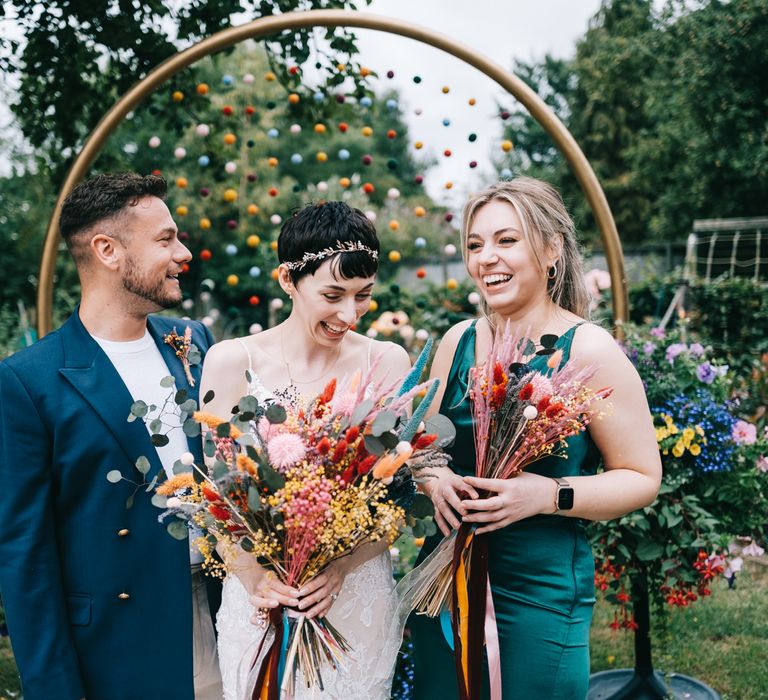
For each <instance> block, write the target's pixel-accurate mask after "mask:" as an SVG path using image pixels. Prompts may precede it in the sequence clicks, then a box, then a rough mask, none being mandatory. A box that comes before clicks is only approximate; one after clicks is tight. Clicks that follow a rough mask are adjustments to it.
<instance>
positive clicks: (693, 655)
mask: <svg viewBox="0 0 768 700" xmlns="http://www.w3.org/2000/svg"><path fill="white" fill-rule="evenodd" d="M612 619H613V609H612V607H611V606H610V605H606V604H604V603H598V606H597V608H596V609H595V619H594V622H593V624H592V642H591V644H592V671H605V670H606V669H611V668H628V667H631V666H632V665H633V658H634V657H633V639H632V634H631V633H628V632H623V631H619V632H614V631H612V630H611V629H610V628H609V627H608V624H609V623H610V621H611V620H612ZM668 623H669V624H668V628H667V629H666V630H663V629H661V628H660V627H659V626H658V625H657V629H656V630H655V631H654V634H653V650H654V657H653V658H654V665H655V666H656V668H657V670H659V671H662V672H668V673H672V672H675V673H683V674H685V675H686V676H692V677H694V678H698V679H699V680H701V681H704V682H705V683H707V684H708V685H710V686H712V687H713V688H714V689H715V690H717V691H718V692H719V693H720V694H721V695H722V696H723V700H765V698H768V556H765V557H762V558H761V559H759V560H755V559H748V560H747V561H746V563H745V567H744V569H743V570H742V572H741V573H740V574H739V578H738V579H737V581H736V588H735V589H734V590H730V591H729V590H728V589H727V586H726V583H725V581H724V580H723V581H718V582H717V584H716V585H715V586H714V587H713V593H712V597H711V598H710V599H709V600H705V601H703V602H699V603H695V604H694V605H693V606H692V607H691V608H688V609H686V610H672V611H670V614H669V620H668ZM18 696H19V683H18V678H17V676H16V669H15V666H14V664H13V656H12V654H11V649H10V644H9V643H8V638H7V637H5V638H2V639H0V700H11V699H12V698H15V697H18Z"/></svg>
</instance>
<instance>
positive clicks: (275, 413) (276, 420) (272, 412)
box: [264, 403, 288, 425]
mask: <svg viewBox="0 0 768 700" xmlns="http://www.w3.org/2000/svg"><path fill="white" fill-rule="evenodd" d="M264 415H265V416H266V418H267V420H268V421H269V422H270V423H272V425H277V424H280V423H285V419H286V418H287V417H288V414H287V413H286V412H285V409H284V408H283V407H282V406H281V405H280V404H278V403H273V404H270V405H269V407H268V408H267V410H266V412H265V413H264Z"/></svg>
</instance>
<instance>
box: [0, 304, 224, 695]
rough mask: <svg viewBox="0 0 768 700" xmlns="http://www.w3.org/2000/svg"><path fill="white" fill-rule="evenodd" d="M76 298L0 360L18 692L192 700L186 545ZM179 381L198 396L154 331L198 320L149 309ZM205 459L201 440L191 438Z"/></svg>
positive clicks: (1, 532) (6, 583) (0, 534)
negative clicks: (45, 331) (164, 520)
mask: <svg viewBox="0 0 768 700" xmlns="http://www.w3.org/2000/svg"><path fill="white" fill-rule="evenodd" d="M78 311H79V309H76V310H75V312H74V313H73V314H72V316H71V317H70V318H69V320H68V321H67V322H66V323H65V324H64V325H63V326H62V327H61V328H60V329H59V330H57V331H54V332H53V333H50V334H49V335H47V336H45V337H44V338H43V339H41V340H40V341H39V342H37V343H35V344H34V345H33V346H32V347H30V348H27V349H25V350H22V351H20V352H18V353H16V354H15V355H13V356H11V357H10V358H8V359H7V360H5V361H4V362H2V363H0V441H1V442H0V595H2V600H3V606H4V608H5V614H6V618H7V622H8V629H9V631H10V635H11V643H12V645H13V650H14V654H15V657H16V661H17V664H18V667H19V672H20V674H21V680H22V685H23V691H24V697H25V700H80V698H83V697H85V698H87V700H139V699H142V700H143V699H147V700H154V699H157V700H176V699H178V700H192V698H193V697H194V690H193V672H192V592H191V580H190V565H189V545H188V542H187V541H186V540H184V541H179V540H175V539H174V538H173V537H171V536H170V535H169V534H168V533H167V532H166V529H165V525H164V524H161V523H159V522H158V515H159V514H160V512H161V511H160V510H159V509H158V508H156V507H155V506H153V505H152V504H151V503H150V497H151V494H150V493H146V489H141V490H139V491H138V492H137V493H136V498H135V501H134V504H133V506H132V507H131V508H130V509H128V508H126V499H128V497H129V496H130V495H131V494H132V493H133V492H134V489H135V487H134V486H132V485H131V484H129V483H126V482H125V481H122V482H120V483H118V484H112V483H110V482H108V481H107V479H106V474H107V472H109V471H110V470H112V469H119V470H120V471H121V472H122V473H123V475H124V476H125V477H127V478H129V479H131V480H133V481H135V482H137V483H140V482H141V481H142V475H141V474H140V473H139V471H138V470H137V469H136V468H135V463H136V459H137V458H138V457H139V456H141V455H145V456H146V457H148V458H149V460H150V463H151V470H150V472H149V474H148V476H147V479H148V480H150V479H151V478H152V476H153V475H154V474H155V473H157V472H159V471H160V470H161V469H162V465H161V463H160V459H159V458H158V456H157V452H156V451H155V449H154V447H153V446H152V444H151V442H150V438H149V433H148V432H147V428H146V426H145V425H144V423H143V422H142V421H140V420H137V421H134V422H132V423H129V422H128V421H127V417H128V414H129V410H130V406H131V403H132V402H133V399H132V398H131V395H130V393H129V392H128V389H127V388H126V387H125V385H124V384H123V382H122V380H121V379H120V375H119V374H118V373H117V371H116V370H115V369H114V367H113V365H112V363H111V362H110V360H109V358H108V357H107V355H106V354H105V353H104V352H103V351H102V349H101V348H100V347H99V345H98V344H97V343H96V341H94V340H93V338H92V337H91V336H90V335H89V334H88V332H87V331H86V330H85V328H84V326H83V324H82V322H81V321H80V318H79V315H78ZM147 325H148V328H149V331H150V333H151V334H152V336H153V337H154V339H155V342H156V343H157V345H158V347H159V349H160V352H161V353H162V355H163V358H164V359H165V362H166V364H167V366H168V369H169V370H170V372H171V373H172V374H173V375H174V377H175V379H176V386H177V388H179V389H181V388H185V389H187V390H188V392H189V397H190V398H194V399H197V384H198V383H199V377H200V372H201V369H202V368H201V366H199V365H198V366H194V367H192V368H191V369H192V375H193V377H194V378H195V380H196V381H195V384H196V386H195V387H194V388H193V387H190V386H189V385H188V383H187V380H186V378H185V376H184V371H183V367H182V365H181V361H180V360H179V359H178V358H177V357H176V356H175V353H174V351H173V349H172V348H171V347H170V346H169V345H167V344H165V343H164V342H163V336H164V335H165V334H166V333H168V332H169V331H171V330H173V328H174V327H175V328H176V330H177V332H178V333H179V334H182V333H183V331H184V329H185V328H186V327H187V326H190V327H191V328H192V342H193V343H194V344H195V345H197V347H198V348H199V349H200V351H201V352H202V353H205V351H206V350H207V349H208V347H209V346H210V345H211V344H212V343H213V338H212V336H211V334H210V332H209V331H208V329H207V328H205V326H203V325H202V324H200V323H198V322H196V321H184V320H181V319H174V318H167V317H163V316H150V317H149V319H148V321H147ZM189 446H190V451H191V452H193V453H194V454H195V455H196V457H197V458H198V459H199V460H200V461H199V462H198V464H200V463H201V462H202V455H201V450H200V440H199V438H198V439H196V440H190V441H189Z"/></svg>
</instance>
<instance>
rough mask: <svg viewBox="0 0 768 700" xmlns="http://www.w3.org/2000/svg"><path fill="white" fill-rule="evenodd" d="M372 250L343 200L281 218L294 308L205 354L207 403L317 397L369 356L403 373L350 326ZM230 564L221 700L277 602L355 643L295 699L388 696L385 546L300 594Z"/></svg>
mask: <svg viewBox="0 0 768 700" xmlns="http://www.w3.org/2000/svg"><path fill="white" fill-rule="evenodd" d="M378 254H379V242H378V239H377V237H376V231H375V229H374V227H373V224H372V223H371V222H370V221H369V220H368V219H367V218H366V217H365V215H364V214H363V213H362V212H361V211H359V210H358V209H351V208H350V207H349V206H347V205H346V204H344V203H343V202H325V203H320V204H310V205H308V206H306V207H304V208H303V209H302V210H300V211H299V212H297V213H295V214H294V215H293V216H292V217H291V218H290V219H288V220H287V221H286V222H285V224H284V225H283V227H282V230H281V231H280V236H279V239H278V257H279V259H280V266H279V268H278V274H279V277H278V279H279V283H280V286H281V287H282V288H283V290H284V291H285V293H286V294H287V295H288V296H289V298H290V299H291V300H292V302H293V305H292V309H291V313H290V315H289V317H288V318H287V319H286V320H285V321H283V323H281V324H279V325H278V326H275V327H274V328H270V329H268V330H266V331H264V332H262V333H259V334H257V335H252V336H248V337H246V338H236V339H234V340H227V341H223V342H221V343H219V344H217V345H215V346H214V347H213V348H211V350H209V352H208V354H207V355H206V358H205V365H204V368H203V376H202V381H201V389H200V391H201V394H200V395H201V396H204V395H205V394H206V393H207V392H208V390H209V389H213V390H214V392H215V397H214V399H213V400H212V401H211V402H210V403H208V404H206V407H205V410H206V411H210V412H212V413H215V414H219V415H222V416H229V415H230V411H231V407H232V406H234V405H236V404H237V402H238V400H239V399H240V398H241V397H242V396H243V395H245V394H246V393H250V394H251V395H253V396H255V397H256V398H257V399H258V400H259V401H260V402H261V403H263V402H265V401H277V402H279V403H283V404H285V402H296V401H297V400H298V399H299V398H300V397H302V396H307V397H311V396H314V395H316V394H319V393H320V392H321V391H322V390H323V388H324V387H325V385H326V384H327V383H328V381H330V379H331V378H333V377H337V378H339V379H340V378H341V377H342V376H344V375H351V374H352V373H354V372H355V371H356V370H361V371H362V372H363V373H365V371H366V370H367V369H369V368H370V367H371V365H372V363H373V361H374V360H376V359H378V360H379V362H378V365H377V370H376V376H375V377H374V379H379V378H384V377H385V376H386V377H387V378H388V380H395V379H397V378H398V377H400V376H402V375H404V374H405V373H406V372H407V371H408V369H409V368H410V361H409V358H408V354H407V353H406V352H405V350H404V349H403V348H401V347H399V346H398V345H395V344H394V343H384V342H380V341H376V340H373V339H371V338H367V337H365V336H363V335H360V334H358V333H355V332H354V330H353V327H354V325H355V323H356V322H357V321H358V319H360V317H361V316H363V314H365V313H366V311H368V307H369V305H370V302H371V293H372V289H373V285H374V282H375V280H376V271H377V269H378ZM246 370H247V373H246ZM227 565H228V566H227V568H228V570H229V571H230V573H229V575H228V576H227V578H226V580H225V582H224V590H223V597H222V604H221V608H220V610H219V614H218V618H217V622H218V644H219V663H220V666H221V672H222V679H223V683H224V697H225V700H244V696H245V694H246V692H247V678H248V671H249V669H250V666H251V661H252V657H253V654H254V652H255V649H256V648H257V647H258V642H259V640H260V639H261V638H262V636H263V635H264V634H268V633H269V630H265V629H264V628H263V627H260V626H259V625H260V624H263V623H262V622H261V621H262V620H263V619H265V617H266V616H265V615H264V612H263V611H264V609H266V608H272V607H276V606H278V605H285V606H291V607H296V608H298V609H299V610H301V611H302V612H303V613H304V614H306V615H307V616H308V617H314V616H325V617H327V618H328V620H329V621H330V622H331V623H332V624H333V625H334V626H335V627H336V629H338V630H339V632H341V634H342V635H343V636H344V638H345V639H346V640H347V641H348V642H349V644H350V646H351V647H352V651H351V653H350V658H348V659H347V660H346V664H345V667H344V668H342V669H339V671H337V672H334V671H333V670H332V669H331V668H330V667H327V668H326V669H324V672H323V683H324V691H323V692H321V691H320V690H319V689H318V688H309V689H308V688H306V687H305V686H304V684H303V682H302V679H300V678H299V679H298V681H297V684H296V696H295V697H296V698H302V699H303V698H312V697H318V698H339V699H342V698H343V699H344V700H354V699H356V698H360V700H363V699H366V700H367V699H369V698H373V699H374V700H376V699H381V700H384V699H385V698H389V697H390V685H391V682H392V678H391V675H392V673H391V672H392V669H394V653H396V649H395V651H394V653H393V658H392V659H391V663H389V662H388V661H389V660H386V659H385V660H384V661H385V663H382V659H381V638H380V637H381V635H382V633H383V630H384V629H385V628H386V627H387V623H388V622H389V619H390V616H391V612H392V611H391V610H390V607H391V602H390V600H391V592H392V589H393V588H394V582H393V579H392V568H391V562H390V560H389V552H388V550H387V548H386V545H385V544H384V543H381V542H377V543H372V544H369V545H365V546H364V547H361V548H360V549H358V550H357V551H356V552H355V553H354V554H352V555H350V556H347V557H343V558H341V559H338V560H336V561H335V562H334V563H333V564H331V565H330V566H328V567H327V568H326V569H325V570H324V571H323V572H322V573H320V574H319V575H317V576H316V577H315V578H314V579H312V580H311V581H309V582H308V583H307V584H306V585H305V586H304V587H303V588H302V589H301V590H298V589H295V588H291V587H289V586H286V585H284V584H282V583H281V582H280V581H278V580H277V579H276V577H275V576H274V575H273V574H272V573H268V572H267V571H266V570H265V569H263V568H262V567H260V566H259V565H258V564H256V563H255V561H253V560H252V558H251V557H249V556H248V555H246V554H242V555H240V556H238V558H237V559H236V560H235V561H228V562H227ZM248 697H249V698H250V694H249V695H248Z"/></svg>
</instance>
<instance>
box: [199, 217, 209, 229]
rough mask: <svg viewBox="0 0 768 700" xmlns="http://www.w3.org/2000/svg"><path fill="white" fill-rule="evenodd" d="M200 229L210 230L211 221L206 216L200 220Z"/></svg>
mask: <svg viewBox="0 0 768 700" xmlns="http://www.w3.org/2000/svg"><path fill="white" fill-rule="evenodd" d="M200 228H204V229H209V228H211V220H210V219H209V218H208V217H207V216H204V217H203V218H202V219H200Z"/></svg>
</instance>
